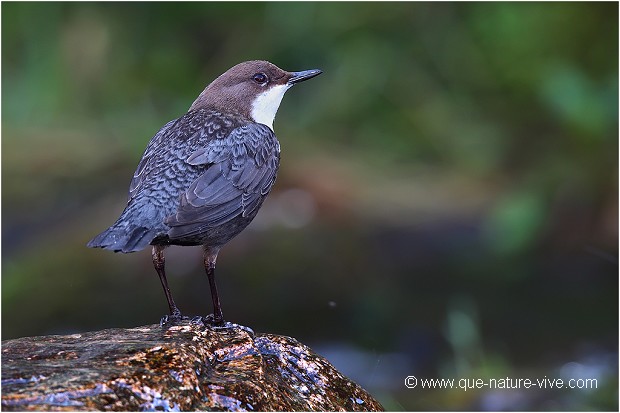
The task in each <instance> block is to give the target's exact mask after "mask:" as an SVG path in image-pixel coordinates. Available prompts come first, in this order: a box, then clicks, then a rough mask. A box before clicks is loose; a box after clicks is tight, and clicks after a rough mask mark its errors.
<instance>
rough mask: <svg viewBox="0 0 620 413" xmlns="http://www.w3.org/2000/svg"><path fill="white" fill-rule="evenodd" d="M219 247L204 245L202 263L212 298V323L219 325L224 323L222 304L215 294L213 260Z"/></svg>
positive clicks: (215, 258)
mask: <svg viewBox="0 0 620 413" xmlns="http://www.w3.org/2000/svg"><path fill="white" fill-rule="evenodd" d="M218 252H219V248H210V247H207V246H205V247H204V264H205V270H206V271H207V277H208V278H209V287H211V299H212V300H213V324H215V325H216V326H221V325H223V324H224V316H223V315H222V306H221V304H220V297H219V296H218V294H217V286H216V285H215V261H216V260H217V253H218Z"/></svg>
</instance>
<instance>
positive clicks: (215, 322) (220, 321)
mask: <svg viewBox="0 0 620 413" xmlns="http://www.w3.org/2000/svg"><path fill="white" fill-rule="evenodd" d="M202 321H203V323H204V324H205V325H210V326H212V327H224V326H225V325H226V324H227V323H226V322H225V321H224V318H223V317H222V316H221V315H220V316H219V317H216V316H215V315H213V314H209V315H208V316H205V317H202Z"/></svg>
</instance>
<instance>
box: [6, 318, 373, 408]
mask: <svg viewBox="0 0 620 413" xmlns="http://www.w3.org/2000/svg"><path fill="white" fill-rule="evenodd" d="M2 409H3V410H22V411H23V410H46V411H47V410H54V411H63V410H64V411H67V410H71V411H75V410H114V411H119V410H122V411H137V410H150V411H153V410H160V411H185V410H229V411H240V410H241V411H244V410H245V411H247V410H250V411H251V410H254V411H257V410H260V411H265V410H271V411H281V410H288V411H294V410H304V411H309V410H322V411H334V410H348V411H377V410H383V407H382V406H381V405H380V404H379V402H377V401H376V400H375V399H373V398H372V397H371V396H370V395H369V394H368V393H367V392H366V391H365V390H364V389H362V388H361V387H360V386H359V385H357V384H356V383H354V382H352V381H351V380H349V379H347V378H346V377H345V376H343V375H342V374H341V373H340V372H338V371H337V370H336V369H335V368H334V367H333V366H332V365H331V364H330V363H329V362H328V361H327V360H326V359H324V358H323V357H321V356H319V355H318V354H316V353H314V352H313V351H312V350H310V349H309V348H308V347H306V346H305V345H303V344H301V343H300V342H298V341H297V340H295V339H293V338H290V337H285V336H278V335H274V334H256V335H255V334H254V333H253V332H252V331H251V330H250V329H249V328H247V327H242V326H239V325H235V324H231V323H228V324H227V326H226V327H223V328H216V327H211V326H206V327H205V325H203V324H202V322H195V321H187V320H186V321H181V322H177V323H174V324H173V325H171V326H164V327H160V326H159V325H150V326H144V327H138V328H131V329H110V330H102V331H97V332H91V333H85V334H73V335H65V336H42V337H26V338H20V339H15V340H7V341H3V342H2Z"/></svg>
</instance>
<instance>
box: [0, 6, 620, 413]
mask: <svg viewBox="0 0 620 413" xmlns="http://www.w3.org/2000/svg"><path fill="white" fill-rule="evenodd" d="M250 59H266V60H270V61H272V62H274V63H275V64H277V65H278V66H280V67H282V68H284V69H286V70H302V69H312V68H321V69H323V71H324V74H323V75H321V76H320V77H318V78H316V79H313V80H312V81H310V82H308V83H304V84H301V85H299V86H298V87H295V88H294V89H293V90H291V91H290V92H289V93H288V94H287V96H286V97H285V99H284V101H283V104H282V106H281V108H280V110H279V113H278V116H277V117H276V121H275V130H276V132H277V135H278V137H279V139H280V141H281V145H282V164H281V170H280V174H279V177H278V181H277V183H276V185H275V189H274V191H273V192H272V194H271V195H270V198H269V199H268V201H267V202H266V203H265V204H264V206H263V208H262V210H261V213H260V214H259V216H258V217H257V218H256V220H255V222H254V223H253V224H252V225H251V227H250V228H248V230H246V231H245V232H244V233H243V234H242V235H240V236H239V237H238V238H236V239H235V240H233V241H232V242H231V243H230V244H228V245H227V247H225V248H224V249H223V251H222V253H221V254H220V257H219V260H218V282H219V287H220V292H221V297H222V301H223V309H224V314H225V316H226V318H227V319H229V320H233V321H235V322H238V323H241V324H244V325H248V326H251V327H252V328H254V329H255V330H256V331H259V332H271V333H278V334H285V335H291V336H294V337H296V338H298V339H299V340H301V341H302V342H304V343H306V344H309V345H311V346H312V347H313V348H314V349H315V350H316V351H317V352H319V353H320V354H322V355H324V356H326V357H327V358H328V359H329V360H330V361H332V363H334V364H335V365H336V366H337V367H338V368H339V369H341V371H343V372H344V373H345V374H347V375H348V376H350V377H351V378H353V379H354V380H356V381H358V382H359V383H360V384H362V385H363V386H364V387H365V388H366V389H367V390H369V391H370V392H371V393H372V394H373V395H374V396H375V397H377V398H378V399H379V400H380V401H381V402H382V403H383V404H384V406H385V407H386V408H387V409H389V410H462V409H467V410H541V409H542V410H591V409H594V410H617V409H618V4H617V3H615V2H608V3H595V2H587V3H585V2H584V3H555V2H554V3H486V2H483V3H251V4H250V3H174V4H172V3H153V4H148V3H108V4H102V3H99V4H98V3H6V2H3V3H2V63H3V65H2V212H3V214H2V339H9V338H14V337H19V336H27V335H42V334H62V333H72V332H81V331H88V330H95V329H101V328H108V327H133V326H138V325H143V324H150V323H155V322H158V321H159V318H160V317H161V316H162V315H163V314H164V313H165V312H166V311H167V306H166V302H165V299H164V296H163V294H162V291H161V287H160V284H159V281H158V278H157V276H156V273H155V271H154V270H153V268H152V264H151V259H150V253H149V252H148V251H143V252H140V253H136V254H130V255H123V254H113V253H111V252H109V251H103V250H91V249H88V248H86V246H85V244H86V242H87V241H88V240H89V239H90V238H92V237H93V236H94V235H96V234H97V233H99V232H100V231H102V230H103V229H105V228H107V227H108V226H109V225H111V224H112V223H113V222H114V221H115V220H116V218H117V217H118V215H119V214H120V212H121V211H122V209H123V206H124V203H125V202H126V195H127V190H128V185H129V180H130V177H131V175H132V174H133V171H134V169H135V167H136V165H137V163H138V160H139V159H140V156H141V154H142V151H143V150H144V147H145V146H146V144H147V142H148V141H149V139H150V138H151V137H152V136H153V135H154V134H155V133H156V132H157V130H158V129H159V127H161V126H162V125H163V124H164V123H166V122H167V121H169V120H171V119H174V118H177V117H179V116H181V115H182V114H183V113H184V112H185V111H186V110H187V108H188V107H189V106H190V104H191V103H192V102H193V100H194V99H195V98H196V96H197V95H198V94H199V93H200V91H201V90H202V89H203V88H204V87H205V86H206V85H207V84H208V83H209V82H210V81H211V80H213V79H214V78H215V77H216V76H218V75H219V74H221V73H222V72H224V71H225V70H227V69H228V68H229V67H231V66H233V65H234V64H236V63H239V62H241V61H244V60H250ZM200 257H201V251H200V248H190V247H186V248H179V247H173V248H170V249H169V250H168V252H167V265H168V274H169V280H170V283H171V287H172V291H173V293H174V295H175V298H176V301H177V303H179V305H180V307H181V309H182V310H183V311H184V312H185V313H187V314H206V313H208V312H210V310H211V304H210V297H209V290H208V283H207V280H206V277H205V276H204V272H203V268H202V262H201V258H200ZM408 375H415V376H417V377H418V378H502V377H512V378H532V379H535V378H543V377H544V376H546V377H548V378H563V379H570V378H583V379H586V378H594V379H597V384H598V386H597V387H598V388H597V389H591V390H586V389H582V390H579V389H574V390H567V389H564V390H548V389H547V390H535V389H529V390H525V389H521V390H490V389H480V390H473V389H469V390H468V391H463V390H430V391H429V390H426V391H425V390H422V389H421V388H416V389H407V388H406V387H405V385H404V380H405V377H406V376H408Z"/></svg>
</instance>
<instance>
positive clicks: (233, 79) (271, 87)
mask: <svg viewBox="0 0 620 413" xmlns="http://www.w3.org/2000/svg"><path fill="white" fill-rule="evenodd" d="M321 73H322V72H321V71H320V70H318V69H314V70H304V71H301V72H287V71H285V70H282V69H280V68H279V67H277V66H276V65H274V64H272V63H269V62H267V61H264V60H251V61H249V62H243V63H239V64H238V65H236V66H233V67H232V68H230V69H228V70H227V71H226V72H225V73H224V74H222V75H220V76H219V77H218V78H217V79H215V80H214V81H213V82H211V84H209V86H207V87H206V88H205V90H203V91H202V93H201V94H200V96H198V98H197V99H196V100H195V101H194V103H193V104H192V106H191V107H190V108H189V110H190V111H192V110H198V109H214V110H217V111H220V112H222V113H238V114H240V115H243V116H246V117H247V118H248V119H250V120H252V121H254V122H257V123H263V124H265V125H267V126H269V127H270V128H271V129H273V119H274V118H275V116H276V112H277V111H278V107H279V106H280V102H281V101H282V97H283V96H284V93H285V92H286V91H287V90H288V89H289V88H290V87H291V86H293V85H294V84H295V83H299V82H301V81H304V80H307V79H311V78H313V77H315V76H318V75H320V74H321Z"/></svg>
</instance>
